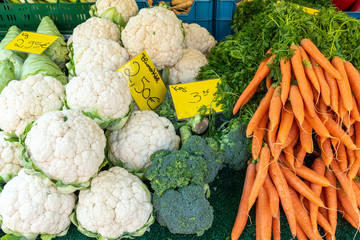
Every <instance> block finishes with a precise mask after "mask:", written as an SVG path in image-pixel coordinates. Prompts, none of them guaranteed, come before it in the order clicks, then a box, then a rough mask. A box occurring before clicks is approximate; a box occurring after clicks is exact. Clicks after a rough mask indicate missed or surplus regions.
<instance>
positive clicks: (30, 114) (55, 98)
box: [0, 74, 65, 136]
mask: <svg viewBox="0 0 360 240" xmlns="http://www.w3.org/2000/svg"><path fill="white" fill-rule="evenodd" d="M64 94H65V88H64V86H63V85H62V84H61V83H60V82H59V81H58V80H56V79H55V78H53V77H49V76H46V77H44V76H43V75H41V74H38V75H34V76H30V77H28V78H27V79H25V80H23V81H11V82H10V83H9V85H8V86H7V87H5V88H4V90H3V91H2V92H1V94H0V116H1V117H0V128H1V129H2V130H4V131H5V132H9V133H11V132H13V131H15V134H16V135H17V136H19V135H20V134H21V133H23V131H24V128H25V126H26V124H27V122H31V121H34V120H36V119H37V118H38V117H40V116H41V115H42V114H44V113H46V112H49V111H54V110H58V109H60V108H61V107H62V106H63V99H64Z"/></svg>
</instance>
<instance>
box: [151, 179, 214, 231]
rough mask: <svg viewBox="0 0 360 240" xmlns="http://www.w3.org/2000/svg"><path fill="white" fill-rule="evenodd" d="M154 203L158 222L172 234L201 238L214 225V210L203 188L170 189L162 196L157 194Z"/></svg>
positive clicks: (192, 186)
mask: <svg viewBox="0 0 360 240" xmlns="http://www.w3.org/2000/svg"><path fill="white" fill-rule="evenodd" d="M153 203H154V208H155V210H156V213H157V221H158V222H159V223H160V225H162V226H166V227H167V228H168V229H169V230H170V232H171V233H174V234H197V235H198V236H201V235H202V234H203V233H204V231H206V230H208V229H209V228H210V227H211V225H212V223H213V219H214V216H213V208H212V207H211V205H210V203H209V201H208V200H207V199H206V197H205V193H204V189H203V188H202V187H201V186H198V185H188V186H186V187H183V188H180V189H178V190H174V189H169V190H167V191H166V192H164V194H163V195H162V196H158V195H156V194H155V195H154V198H153Z"/></svg>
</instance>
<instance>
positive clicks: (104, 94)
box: [65, 70, 134, 131]
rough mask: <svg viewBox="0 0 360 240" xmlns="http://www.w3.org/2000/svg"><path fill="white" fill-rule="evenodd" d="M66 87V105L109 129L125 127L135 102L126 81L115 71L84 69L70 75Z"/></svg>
mask: <svg viewBox="0 0 360 240" xmlns="http://www.w3.org/2000/svg"><path fill="white" fill-rule="evenodd" d="M65 90H66V102H67V105H68V107H70V108H71V109H74V110H79V111H82V112H83V114H85V115H86V116H88V117H90V118H92V119H94V120H95V121H96V122H97V123H98V124H99V126H100V127H101V128H107V129H109V130H112V131H115V130H119V129H120V128H122V127H123V126H124V124H125V123H126V121H127V119H128V118H129V116H130V113H131V112H132V109H133V105H134V104H133V100H132V97H131V93H130V90H129V86H128V81H127V80H126V79H125V78H124V77H123V76H122V74H120V73H118V72H112V71H106V70H94V71H89V72H84V73H82V74H80V75H79V76H78V77H74V78H72V79H71V81H70V82H69V83H68V84H67V85H66V86H65Z"/></svg>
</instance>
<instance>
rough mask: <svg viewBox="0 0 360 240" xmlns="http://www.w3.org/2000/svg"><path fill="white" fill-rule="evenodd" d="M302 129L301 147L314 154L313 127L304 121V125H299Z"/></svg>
mask: <svg viewBox="0 0 360 240" xmlns="http://www.w3.org/2000/svg"><path fill="white" fill-rule="evenodd" d="M298 125H299V129H300V142H301V146H302V147H303V149H304V150H305V152H307V153H312V152H313V151H314V144H313V140H312V127H311V125H310V124H309V123H308V121H306V120H304V122H303V123H302V125H301V126H300V123H298Z"/></svg>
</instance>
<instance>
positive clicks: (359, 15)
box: [346, 12, 360, 19]
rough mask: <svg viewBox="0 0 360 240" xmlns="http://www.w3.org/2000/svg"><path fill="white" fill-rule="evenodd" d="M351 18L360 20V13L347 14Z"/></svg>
mask: <svg viewBox="0 0 360 240" xmlns="http://www.w3.org/2000/svg"><path fill="white" fill-rule="evenodd" d="M346 13H347V14H349V16H351V17H354V18H357V19H360V12H346Z"/></svg>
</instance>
